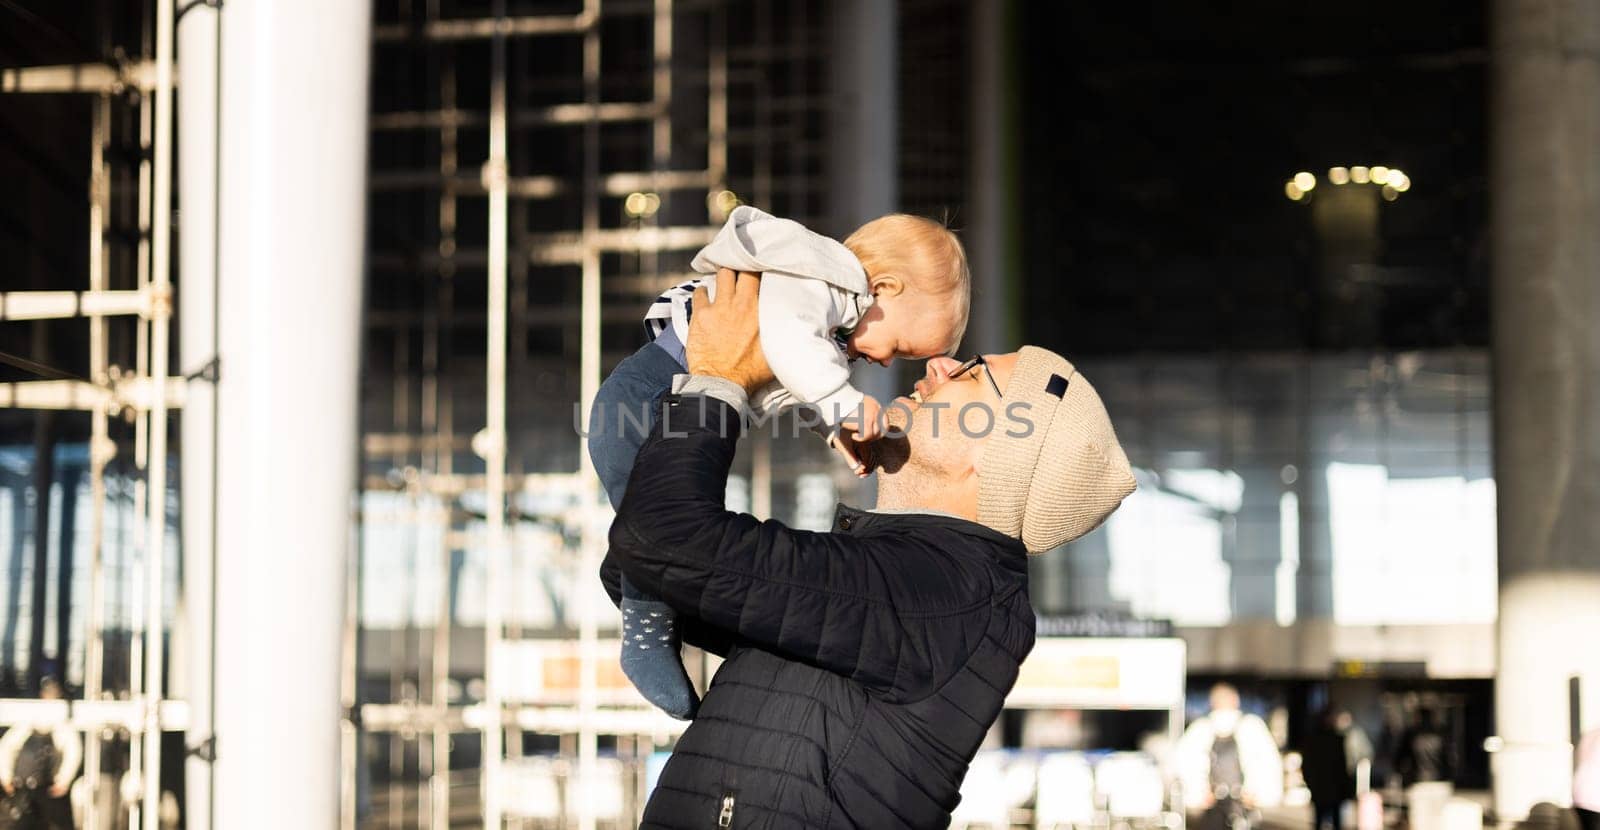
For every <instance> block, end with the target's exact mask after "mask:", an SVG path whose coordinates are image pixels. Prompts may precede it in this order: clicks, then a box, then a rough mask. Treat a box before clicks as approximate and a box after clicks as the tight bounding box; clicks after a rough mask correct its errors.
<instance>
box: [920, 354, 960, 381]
mask: <svg viewBox="0 0 1600 830" xmlns="http://www.w3.org/2000/svg"><path fill="white" fill-rule="evenodd" d="M960 365H961V361H959V360H956V359H955V358H953V357H930V358H928V364H927V366H928V368H927V375H928V380H931V381H935V382H937V383H944V382H945V381H947V380H949V379H950V373H951V372H954V371H955V370H956V367H958V366H960Z"/></svg>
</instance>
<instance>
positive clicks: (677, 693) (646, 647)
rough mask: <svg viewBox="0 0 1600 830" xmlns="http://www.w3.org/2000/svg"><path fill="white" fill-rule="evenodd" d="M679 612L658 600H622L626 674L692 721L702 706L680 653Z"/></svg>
mask: <svg viewBox="0 0 1600 830" xmlns="http://www.w3.org/2000/svg"><path fill="white" fill-rule="evenodd" d="M680 646H681V643H680V641H679V639H678V625H677V614H676V613H674V612H673V610H672V609H671V608H669V607H668V606H667V604H666V603H664V602H660V601H657V600H647V599H633V598H629V597H623V599H622V673H623V674H625V675H627V676H628V680H630V681H632V682H633V686H634V688H636V689H638V690H639V693H640V694H642V695H644V698H645V700H648V701H650V702H651V703H653V704H655V705H656V706H657V707H659V708H660V709H661V711H663V712H666V713H667V714H669V715H671V716H673V717H675V718H677V719H678V720H689V719H690V718H692V717H694V712H695V709H696V708H698V707H699V706H700V697H699V695H696V694H695V691H694V684H692V683H690V682H689V675H688V673H687V672H685V671H684V670H683V658H682V657H681V656H680V655H679V653H678V652H679V648H680Z"/></svg>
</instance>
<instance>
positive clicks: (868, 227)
mask: <svg viewBox="0 0 1600 830" xmlns="http://www.w3.org/2000/svg"><path fill="white" fill-rule="evenodd" d="M691 267H692V268H693V269H694V270H695V271H696V272H698V273H701V274H715V273H716V271H717V269H719V268H731V269H733V270H735V271H756V272H760V273H761V275H762V277H761V293H760V299H759V302H758V305H757V309H758V310H757V314H758V317H759V322H760V330H761V348H762V351H763V352H764V353H765V354H766V358H767V363H768V365H770V366H771V368H772V373H773V375H774V376H775V377H776V378H777V380H776V381H774V382H773V383H772V384H770V385H768V386H767V387H766V388H764V389H762V390H760V391H759V392H758V393H757V394H755V395H753V396H752V397H751V409H752V411H753V412H755V413H756V414H757V415H764V414H766V413H777V412H781V411H783V410H786V409H789V408H791V407H795V406H801V405H806V406H810V407H813V408H814V409H815V410H816V412H815V414H816V417H817V418H818V419H819V420H820V427H819V429H820V431H821V432H823V433H824V434H825V435H826V436H827V437H828V440H829V443H830V445H833V446H834V447H835V448H836V449H837V450H838V451H839V452H840V453H841V454H842V455H843V456H844V457H845V459H846V460H847V462H848V463H849V464H850V465H851V468H852V469H853V471H854V472H855V473H856V474H857V475H860V476H865V475H866V474H867V469H866V466H865V465H863V464H862V463H860V461H859V460H858V452H859V451H858V447H859V445H860V444H861V443H864V442H868V441H873V440H876V439H877V438H879V437H880V436H881V435H882V428H883V425H882V418H881V417H880V416H881V415H882V412H883V407H882V404H881V403H880V402H879V401H877V400H875V399H873V398H872V397H871V396H869V395H866V394H863V393H862V392H861V390H859V389H856V388H855V386H854V385H852V384H851V383H850V362H851V361H853V360H857V359H865V360H870V361H872V362H874V363H879V364H882V365H884V366H887V365H889V364H890V363H891V362H892V361H893V360H894V359H895V358H897V357H898V358H909V359H923V358H929V357H935V356H938V355H948V354H951V353H953V352H954V351H955V348H956V346H957V345H958V344H959V343H960V342H961V336H962V334H963V333H964V332H965V331H966V327H967V310H968V304H969V284H970V282H971V278H970V276H969V274H968V271H967V259H966V253H965V252H964V251H963V250H962V247H961V242H960V240H958V239H957V238H956V236H955V234H954V233H952V232H950V230H949V229H947V228H945V227H944V226H943V225H940V224H939V223H937V222H934V221H932V220H930V219H923V218H920V217H916V216H907V215H904V214H891V215H888V216H883V217H880V218H878V219H874V220H872V221H871V222H868V223H867V224H865V225H862V226H861V227H860V228H858V229H857V230H856V232H855V233H853V234H851V235H850V237H849V238H848V239H846V240H845V241H844V243H843V244H840V243H839V242H836V241H834V240H832V239H829V238H827V237H825V236H820V235H818V234H815V233H812V232H811V231H809V230H807V229H806V228H805V227H803V226H801V225H800V224H799V223H797V222H792V221H790V220H787V219H779V218H777V217H774V216H771V215H769V214H767V213H763V212H761V211H759V210H757V209H755V208H753V207H748V206H740V207H737V208H735V209H734V210H733V213H732V215H730V216H729V217H728V222H727V224H726V225H724V226H723V228H722V230H721V231H720V232H718V234H717V236H716V238H715V239H713V240H712V241H711V244H709V245H707V246H706V247H705V248H704V249H702V250H701V251H700V253H699V254H697V255H696V256H695V258H694V262H693V263H692V265H691ZM714 283H715V280H714V279H701V280H696V281H692V282H687V283H684V284H682V285H679V286H676V287H674V288H672V289H670V290H669V291H667V292H666V293H665V294H662V295H661V296H660V297H659V298H657V299H656V301H655V304H654V305H653V306H652V307H651V309H650V311H649V313H647V314H646V315H645V329H646V332H647V333H648V334H649V335H650V338H651V342H650V343H648V344H646V345H645V347H644V348H642V349H640V350H639V351H638V352H636V353H635V354H633V355H632V356H630V357H628V358H625V359H624V360H623V361H622V362H621V363H619V364H617V368H616V369H615V370H614V371H612V373H611V374H610V375H609V376H608V377H607V378H606V380H605V382H604V383H602V384H601V385H600V390H599V392H598V393H597V394H596V395H595V401H594V410H593V411H592V413H591V414H590V418H589V456H590V458H592V459H593V461H594V466H595V471H596V472H597V473H598V474H599V476H600V482H601V484H602V485H603V486H604V487H605V490H606V496H607V497H608V498H610V500H611V505H612V506H613V507H617V506H619V505H621V503H622V495H623V491H624V489H626V487H627V484H628V475H629V473H630V472H631V471H632V469H633V460H634V456H635V455H637V454H638V452H639V447H640V446H641V445H643V444H644V439H645V437H646V436H647V435H648V434H649V429H650V425H651V422H652V419H653V418H655V417H656V416H655V413H654V410H655V408H656V407H655V402H656V401H657V400H658V399H660V398H661V396H662V395H664V394H666V393H667V391H668V390H670V388H671V386H672V378H673V375H676V374H679V373H681V372H683V371H685V367H686V365H687V362H686V360H685V358H684V343H686V342H688V339H689V317H690V316H691V314H693V311H694V309H693V308H692V304H691V302H690V298H691V296H692V295H693V293H694V290H695V288H697V287H698V286H700V285H701V284H705V285H707V286H708V288H707V290H708V291H712V290H714V289H715V284H714ZM622 622H623V638H622V670H623V673H624V674H626V675H627V676H628V679H629V680H630V681H632V683H633V684H634V686H635V687H637V688H638V689H639V691H640V692H641V693H642V694H643V695H644V696H645V698H646V699H648V700H649V701H650V702H651V703H654V704H655V705H656V706H658V707H660V708H661V709H662V710H663V711H665V712H666V713H667V714H669V715H672V716H673V717H676V718H680V719H688V718H690V717H692V716H693V715H694V711H695V708H696V707H697V706H698V705H699V699H698V697H697V696H696V695H695V691H694V687H693V685H692V684H691V683H690V682H689V678H688V675H687V674H686V673H685V672H684V669H683V663H682V660H681V659H680V658H679V656H678V649H679V639H678V633H677V631H676V621H675V612H673V611H672V610H671V609H670V608H669V607H668V606H667V605H666V604H665V603H663V602H661V601H660V600H658V599H656V598H654V597H650V596H646V595H641V594H640V593H639V592H638V591H637V590H636V589H634V588H633V586H631V585H630V584H629V583H628V581H627V579H626V578H624V579H623V582H622Z"/></svg>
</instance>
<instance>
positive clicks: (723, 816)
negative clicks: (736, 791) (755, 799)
mask: <svg viewBox="0 0 1600 830" xmlns="http://www.w3.org/2000/svg"><path fill="white" fill-rule="evenodd" d="M717 826H718V827H732V826H733V793H723V794H722V811H721V812H719V813H717Z"/></svg>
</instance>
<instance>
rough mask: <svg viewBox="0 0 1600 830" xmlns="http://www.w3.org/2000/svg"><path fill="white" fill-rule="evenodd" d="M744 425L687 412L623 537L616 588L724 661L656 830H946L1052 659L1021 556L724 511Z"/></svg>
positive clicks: (611, 573) (858, 525)
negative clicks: (1038, 639) (1040, 639)
mask: <svg viewBox="0 0 1600 830" xmlns="http://www.w3.org/2000/svg"><path fill="white" fill-rule="evenodd" d="M738 434H739V414H738V411H737V410H736V409H734V408H733V407H732V406H729V405H728V404H726V403H724V402H722V401H720V400H717V399H715V398H711V397H701V396H693V395H685V396H677V395H669V396H667V397H666V398H665V399H663V417H662V421H661V423H660V424H659V425H658V426H657V427H656V429H655V431H654V433H653V434H652V435H651V436H650V438H649V440H648V441H647V442H646V443H645V445H644V447H643V449H641V450H640V452H639V456H638V460H637V461H636V462H635V466H634V471H633V477H632V478H631V479H630V480H629V484H628V491H627V495H626V497H625V498H624V499H623V502H622V506H621V509H620V510H619V511H618V513H617V517H616V521H615V522H614V524H613V525H612V528H611V551H610V553H609V554H608V555H607V557H606V563H605V566H604V568H603V570H602V576H603V578H604V580H605V582H606V587H607V590H608V591H610V592H611V595H612V597H613V599H615V597H616V596H617V584H618V579H617V571H618V569H619V568H620V569H621V570H622V571H626V572H627V574H628V578H629V579H630V580H631V581H632V582H633V583H634V584H635V585H637V586H638V587H640V588H641V589H643V590H644V591H647V592H649V593H652V594H655V595H657V596H659V597H661V598H662V599H663V600H665V601H666V602H667V603H668V604H670V605H671V606H673V607H674V608H675V609H677V610H678V611H679V612H680V614H681V615H682V618H681V620H680V623H679V626H680V630H681V631H683V632H684V636H685V638H686V639H688V640H689V641H690V642H694V643H696V644H697V645H700V646H702V647H705V648H708V649H710V650H712V651H714V652H716V653H719V654H722V655H723V656H724V657H726V660H725V662H724V663H723V664H722V666H721V668H719V669H718V671H717V673H716V676H715V678H714V679H713V680H712V683H711V688H710V689H709V690H708V691H707V693H706V696H705V699H704V701H703V702H702V703H701V706H700V711H699V714H698V716H697V717H696V718H695V720H694V723H692V724H691V725H690V726H689V729H688V731H686V732H685V733H684V734H683V736H682V738H681V739H679V741H678V744H677V748H676V749H675V750H674V751H673V753H672V757H671V759H670V760H669V761H668V762H667V765H666V768H665V769H664V770H663V771H662V773H661V777H660V781H659V783H658V784H657V786H656V789H655V792H654V794H653V795H652V796H651V798H650V803H649V804H648V806H647V807H646V809H645V815H644V826H645V827H683V828H706V827H737V828H744V827H762V828H787V827H860V828H870V830H884V829H885V828H896V827H916V828H922V827H945V826H947V825H948V824H949V821H950V811H951V810H953V809H954V808H955V806H956V804H957V802H958V801H960V798H961V796H960V787H961V779H962V778H963V777H964V776H965V775H966V771H967V764H968V763H969V762H970V761H971V760H972V757H973V755H974V754H975V753H976V752H977V749H978V745H979V744H980V743H981V742H982V741H983V738H984V736H985V734H986V733H987V732H988V731H989V727H990V726H991V725H992V724H993V723H994V721H995V719H996V718H997V717H998V716H999V714H1000V709H1001V705H1002V703H1003V702H1004V700H1005V696H1006V693H1007V692H1008V691H1010V689H1011V686H1012V684H1013V683H1015V682H1016V678H1017V666H1018V664H1019V663H1021V661H1022V659H1023V657H1025V656H1026V655H1027V653H1028V651H1029V650H1030V649H1032V648H1033V640H1034V613H1033V608H1032V606H1031V605H1030V604H1029V602H1028V584H1027V583H1028V578H1027V573H1028V572H1027V556H1026V553H1025V551H1024V550H1023V547H1022V544H1021V543H1020V542H1018V541H1017V540H1015V539H1011V538H1009V537H1006V536H1004V535H1002V534H1000V533H998V532H995V531H993V530H990V529H988V528H986V527H983V526H981V525H979V524H976V523H974V522H969V521H965V520H962V519H957V518H953V517H943V516H936V515H929V514H880V513H864V512H860V511H856V510H850V509H848V508H843V507H841V508H840V511H839V515H838V517H837V519H836V520H835V524H834V531H833V532H831V533H813V532H808V531H801V530H793V529H791V528H788V527H785V526H784V525H782V524H780V523H778V522H776V521H768V522H760V521H757V520H756V519H755V518H754V517H752V516H748V515H742V514H738V513H730V512H727V511H725V510H724V509H723V493H724V491H725V489H726V485H727V477H728V468H729V465H730V464H731V463H732V461H733V456H734V448H735V444H736V443H737V439H738Z"/></svg>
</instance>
